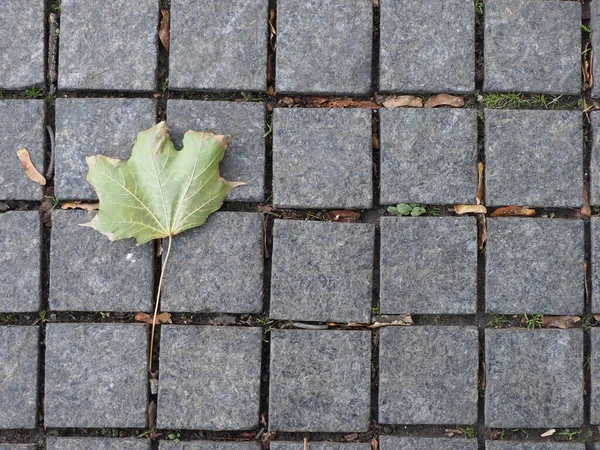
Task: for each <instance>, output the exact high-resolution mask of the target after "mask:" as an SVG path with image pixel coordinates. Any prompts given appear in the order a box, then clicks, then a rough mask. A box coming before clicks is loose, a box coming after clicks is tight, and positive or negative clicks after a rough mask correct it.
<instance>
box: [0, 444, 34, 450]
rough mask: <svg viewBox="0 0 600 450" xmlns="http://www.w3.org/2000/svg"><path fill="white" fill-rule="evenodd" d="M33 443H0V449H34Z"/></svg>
mask: <svg viewBox="0 0 600 450" xmlns="http://www.w3.org/2000/svg"><path fill="white" fill-rule="evenodd" d="M36 448H37V446H36V445H35V444H12V445H11V444H0V450H36Z"/></svg>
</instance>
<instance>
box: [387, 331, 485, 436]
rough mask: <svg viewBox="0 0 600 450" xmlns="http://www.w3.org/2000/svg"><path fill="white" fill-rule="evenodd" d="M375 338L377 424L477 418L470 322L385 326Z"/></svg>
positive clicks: (474, 333) (475, 360) (475, 342)
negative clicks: (377, 351) (468, 324)
mask: <svg viewBox="0 0 600 450" xmlns="http://www.w3.org/2000/svg"><path fill="white" fill-rule="evenodd" d="M379 342H380V344H379V374H380V375H379V422H380V423H389V424H394V423H402V424H420V425H422V424H448V423H458V424H464V425H470V424H474V423H475V422H477V395H478V394H477V388H478V386H477V368H478V356H477V352H478V350H477V349H478V337H477V329H476V328H475V327H415V328H397V327H389V328H384V329H382V330H381V331H380V334H379Z"/></svg>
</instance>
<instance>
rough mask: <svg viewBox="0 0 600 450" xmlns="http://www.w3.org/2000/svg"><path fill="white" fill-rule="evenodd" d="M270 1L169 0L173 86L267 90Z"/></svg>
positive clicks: (170, 72) (170, 78)
mask: <svg viewBox="0 0 600 450" xmlns="http://www.w3.org/2000/svg"><path fill="white" fill-rule="evenodd" d="M268 9H269V3H268V0H253V1H251V2H249V1H246V0H230V1H228V2H222V1H220V0H205V1H202V2H190V1H187V0H172V1H171V45H170V53H169V86H170V87H171V88H172V89H216V90H240V91H243V90H251V91H252V90H254V91H262V90H265V89H266V87H267V86H266V72H267V26H268V25H267V20H268V14H269V13H268Z"/></svg>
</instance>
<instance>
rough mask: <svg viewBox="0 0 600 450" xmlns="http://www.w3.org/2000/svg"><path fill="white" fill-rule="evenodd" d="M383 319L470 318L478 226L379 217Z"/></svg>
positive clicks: (464, 221) (460, 220) (457, 220)
mask: <svg viewBox="0 0 600 450" xmlns="http://www.w3.org/2000/svg"><path fill="white" fill-rule="evenodd" d="M380 224H381V250H380V283H379V289H380V302H381V312H382V313H383V314H401V313H414V314H474V313H475V312H476V310H477V225H476V223H475V220H474V219H473V218H467V217H418V218H415V217H382V218H381V219H380Z"/></svg>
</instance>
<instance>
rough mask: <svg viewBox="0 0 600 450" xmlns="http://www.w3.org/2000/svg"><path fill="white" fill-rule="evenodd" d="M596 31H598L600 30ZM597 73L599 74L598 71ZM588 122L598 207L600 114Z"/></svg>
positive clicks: (592, 184) (593, 189)
mask: <svg viewBox="0 0 600 450" xmlns="http://www.w3.org/2000/svg"><path fill="white" fill-rule="evenodd" d="M599 3H600V2H599ZM598 31H600V28H599V30H598ZM598 48H600V47H598ZM598 73H599V74H600V71H599V72H598ZM599 84H600V83H599ZM590 122H591V126H592V130H591V160H590V203H591V204H592V205H596V206H598V205H600V112H597V111H593V112H591V113H590Z"/></svg>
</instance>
